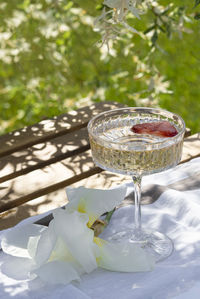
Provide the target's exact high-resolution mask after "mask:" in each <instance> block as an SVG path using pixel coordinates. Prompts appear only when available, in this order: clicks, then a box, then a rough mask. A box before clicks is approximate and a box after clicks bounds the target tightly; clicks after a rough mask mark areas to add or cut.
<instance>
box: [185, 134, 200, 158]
mask: <svg viewBox="0 0 200 299" xmlns="http://www.w3.org/2000/svg"><path fill="white" fill-rule="evenodd" d="M199 156H200V133H197V134H194V135H191V136H190V137H187V138H185V140H184V146H183V155H182V161H181V163H185V162H187V161H189V160H191V159H193V158H197V157H199Z"/></svg>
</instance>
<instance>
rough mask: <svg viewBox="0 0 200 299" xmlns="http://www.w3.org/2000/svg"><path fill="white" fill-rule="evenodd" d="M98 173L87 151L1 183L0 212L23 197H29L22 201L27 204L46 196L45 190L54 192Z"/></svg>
mask: <svg viewBox="0 0 200 299" xmlns="http://www.w3.org/2000/svg"><path fill="white" fill-rule="evenodd" d="M94 168H95V170H94ZM98 172H99V170H98V168H97V167H95V166H94V163H93V161H92V157H91V154H90V151H86V152H84V153H81V154H80V155H78V156H73V157H70V158H67V159H64V160H62V161H59V162H56V163H54V164H51V165H49V166H46V167H44V168H42V169H37V170H35V171H32V172H30V173H28V174H26V175H22V176H19V177H16V178H14V179H11V180H9V181H6V182H4V183H1V184H0V198H1V199H0V212H2V211H3V210H5V209H7V208H3V207H4V205H5V204H6V207H7V205H8V203H9V202H12V201H14V202H15V203H17V201H18V202H19V203H20V202H21V201H20V198H21V197H23V198H26V196H27V200H25V199H23V200H22V201H23V202H25V201H28V199H29V200H30V199H33V198H36V197H38V196H41V195H44V190H46V191H45V192H46V193H48V192H52V191H55V190H57V189H59V188H61V186H63V187H64V186H68V185H70V184H72V183H75V182H76V181H79V180H80V179H83V178H85V177H88V176H90V175H92V174H94V173H98ZM61 182H65V183H61ZM58 183H60V185H59V184H58ZM47 187H49V188H47ZM45 188H46V189H45ZM43 189H44V190H43ZM41 190H42V191H41ZM50 190H51V191H50ZM46 193H45V194H46ZM31 194H32V195H31Z"/></svg>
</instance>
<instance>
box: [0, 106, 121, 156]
mask: <svg viewBox="0 0 200 299" xmlns="http://www.w3.org/2000/svg"><path fill="white" fill-rule="evenodd" d="M120 107H124V105H122V104H119V103H115V102H100V103H95V104H92V105H91V106H87V107H84V108H81V109H78V110H76V111H71V112H68V113H65V114H62V115H59V116H57V117H54V118H52V119H46V120H43V121H41V122H39V123H37V124H35V125H32V126H29V127H25V128H23V129H21V130H17V131H14V132H11V133H9V134H6V135H3V136H0V144H1V147H0V157H2V156H5V155H8V154H11V153H14V152H16V151H19V150H22V149H24V148H27V147H30V146H33V145H34V144H37V143H42V142H46V141H48V140H50V139H52V138H55V137H59V136H62V135H64V134H66V133H69V132H74V131H77V130H80V129H81V128H83V127H86V126H87V123H88V121H89V120H90V119H91V118H92V117H93V116H94V115H96V114H98V113H100V112H102V111H106V110H109V109H114V108H120Z"/></svg>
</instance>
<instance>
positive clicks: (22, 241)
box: [1, 224, 46, 258]
mask: <svg viewBox="0 0 200 299" xmlns="http://www.w3.org/2000/svg"><path fill="white" fill-rule="evenodd" d="M45 229H46V227H44V226H42V225H36V224H26V225H23V226H16V227H13V228H12V229H10V230H7V231H6V232H5V234H4V235H3V237H2V241H1V248H2V250H3V251H4V252H5V253H7V254H10V255H13V256H18V257H27V258H31V256H30V254H29V252H28V250H27V247H28V242H29V238H30V237H34V236H38V235H40V233H41V232H42V231H43V230H45Z"/></svg>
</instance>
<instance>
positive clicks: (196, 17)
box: [194, 12, 200, 20]
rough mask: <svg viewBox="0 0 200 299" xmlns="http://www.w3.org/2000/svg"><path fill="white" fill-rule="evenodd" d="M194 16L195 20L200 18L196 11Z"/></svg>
mask: <svg viewBox="0 0 200 299" xmlns="http://www.w3.org/2000/svg"><path fill="white" fill-rule="evenodd" d="M194 18H195V20H200V13H199V12H197V13H196V14H195V16H194Z"/></svg>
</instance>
